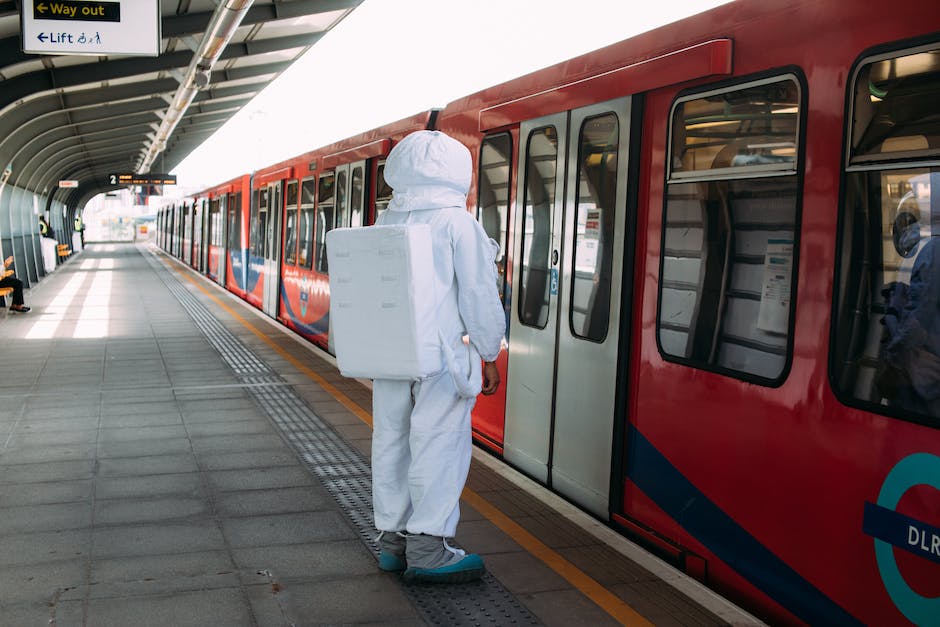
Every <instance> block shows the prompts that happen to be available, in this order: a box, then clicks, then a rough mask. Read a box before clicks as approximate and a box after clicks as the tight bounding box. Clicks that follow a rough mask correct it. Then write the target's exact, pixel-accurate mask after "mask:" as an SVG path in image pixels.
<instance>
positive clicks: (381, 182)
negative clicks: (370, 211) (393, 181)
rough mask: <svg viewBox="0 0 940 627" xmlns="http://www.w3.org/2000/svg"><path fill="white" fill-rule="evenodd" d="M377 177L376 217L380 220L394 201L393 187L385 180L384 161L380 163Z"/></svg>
mask: <svg viewBox="0 0 940 627" xmlns="http://www.w3.org/2000/svg"><path fill="white" fill-rule="evenodd" d="M375 179H376V183H375V219H376V220H378V219H379V216H380V215H382V213H383V212H384V211H385V209H386V208H387V207H388V203H390V202H391V201H392V188H391V187H389V185H388V183H386V182H385V162H384V161H383V162H382V163H380V164H379V167H378V172H377V173H376V176H375Z"/></svg>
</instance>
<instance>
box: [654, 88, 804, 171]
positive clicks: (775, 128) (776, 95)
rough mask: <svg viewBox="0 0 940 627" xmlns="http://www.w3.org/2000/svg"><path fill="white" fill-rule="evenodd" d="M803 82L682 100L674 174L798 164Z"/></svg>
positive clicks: (677, 117) (677, 120)
mask: <svg viewBox="0 0 940 627" xmlns="http://www.w3.org/2000/svg"><path fill="white" fill-rule="evenodd" d="M799 97H800V94H799V87H798V85H797V83H796V81H794V80H792V79H785V80H776V81H774V82H765V83H761V84H750V85H746V86H742V87H738V88H734V89H730V90H724V91H721V92H714V93H710V94H707V95H705V96H701V97H696V98H693V99H689V100H685V101H682V102H680V103H679V104H678V105H677V106H676V108H675V110H674V113H673V118H672V128H671V129H670V132H671V137H672V148H671V160H672V161H671V168H670V179H675V178H688V177H689V176H692V175H694V174H698V175H699V176H701V175H708V176H717V175H720V176H733V177H737V176H740V175H742V174H744V171H750V172H763V171H784V172H786V171H792V170H793V169H794V168H795V167H796V148H797V133H798V129H799V123H798V120H799V116H798V111H799V108H798V107H799Z"/></svg>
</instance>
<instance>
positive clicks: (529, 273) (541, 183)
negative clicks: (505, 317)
mask: <svg viewBox="0 0 940 627" xmlns="http://www.w3.org/2000/svg"><path fill="white" fill-rule="evenodd" d="M557 161H558V132H557V131H556V130H555V127H553V126H548V127H545V128H541V129H537V130H534V131H532V133H530V134H529V138H528V142H527V144H526V165H525V172H526V179H525V199H524V200H523V202H524V204H523V229H522V281H521V284H520V285H519V304H520V307H519V319H520V320H521V321H522V323H523V324H526V325H529V326H535V327H539V328H544V327H545V325H546V324H548V313H549V299H550V296H551V285H552V268H551V264H550V261H551V259H550V256H551V251H552V217H553V214H554V211H555V176H556V164H557ZM556 280H557V277H556Z"/></svg>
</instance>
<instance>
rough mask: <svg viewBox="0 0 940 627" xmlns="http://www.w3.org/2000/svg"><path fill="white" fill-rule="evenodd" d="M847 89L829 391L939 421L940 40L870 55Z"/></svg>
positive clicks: (902, 414) (922, 419)
mask: <svg viewBox="0 0 940 627" xmlns="http://www.w3.org/2000/svg"><path fill="white" fill-rule="evenodd" d="M851 85H852V89H853V91H852V96H853V97H852V115H850V116H849V118H848V119H849V120H851V122H850V129H849V136H850V137H851V139H850V141H849V145H848V146H847V150H848V154H847V160H846V161H847V168H846V169H847V172H846V177H845V182H846V188H845V193H844V198H845V200H844V204H843V206H842V210H841V216H840V231H841V237H840V247H841V248H840V250H839V255H838V257H837V259H838V261H839V267H838V271H837V275H836V277H837V284H836V289H835V294H836V303H835V306H836V310H835V314H834V319H835V324H834V333H833V338H832V342H833V346H832V353H831V354H832V362H831V366H830V371H831V373H832V383H833V387H834V389H835V390H836V393H837V394H838V395H839V397H840V398H842V399H843V400H844V401H846V402H849V403H851V404H855V405H861V406H863V407H865V408H867V409H870V410H873V411H878V412H882V413H885V414H888V415H892V416H896V417H899V418H905V419H909V420H912V421H915V422H919V423H922V424H928V425H932V426H935V427H940V308H938V303H940V163H938V160H937V156H938V155H940V124H938V123H937V115H936V103H937V102H938V101H940V100H938V99H940V48H938V46H937V45H936V44H934V46H933V49H930V48H926V49H924V48H921V49H917V50H911V51H905V52H903V53H893V54H885V55H880V56H878V57H873V58H869V59H865V60H864V61H863V62H862V63H860V64H859V65H858V68H857V70H856V72H855V75H854V77H853V80H852V82H851Z"/></svg>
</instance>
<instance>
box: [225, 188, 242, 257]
mask: <svg viewBox="0 0 940 627" xmlns="http://www.w3.org/2000/svg"><path fill="white" fill-rule="evenodd" d="M227 204H228V216H229V218H228V249H229V250H230V251H240V250H241V245H242V243H241V223H242V216H241V211H242V208H241V204H242V195H241V194H235V197H234V200H233V198H232V195H231V194H229V196H228V203H227Z"/></svg>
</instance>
